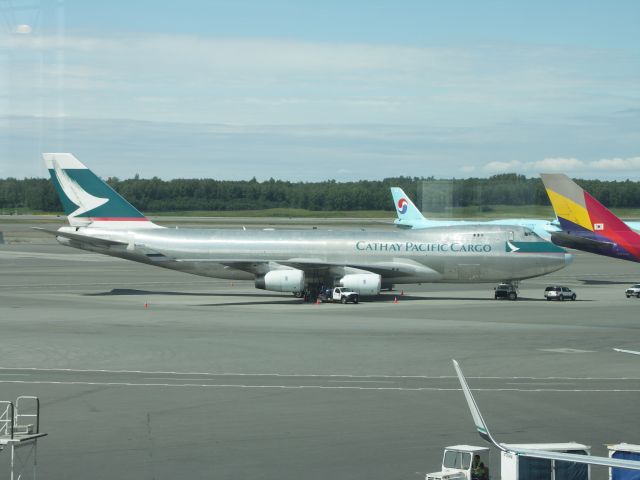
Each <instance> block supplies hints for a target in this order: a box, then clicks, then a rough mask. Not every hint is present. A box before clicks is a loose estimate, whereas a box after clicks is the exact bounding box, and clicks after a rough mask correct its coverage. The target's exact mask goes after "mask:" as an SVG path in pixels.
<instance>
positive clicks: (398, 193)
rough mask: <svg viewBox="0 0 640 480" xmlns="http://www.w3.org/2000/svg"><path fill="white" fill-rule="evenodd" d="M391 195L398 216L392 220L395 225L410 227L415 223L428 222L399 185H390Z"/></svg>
mask: <svg viewBox="0 0 640 480" xmlns="http://www.w3.org/2000/svg"><path fill="white" fill-rule="evenodd" d="M391 196H392V197H393V204H394V205H395V207H396V213H397V215H398V218H397V219H396V220H395V222H394V223H395V224H396V225H399V226H403V227H404V226H406V227H412V226H413V225H414V224H415V223H426V222H428V220H427V219H426V218H424V216H423V215H422V213H421V212H420V210H418V207H416V206H415V205H414V203H413V202H412V201H411V199H410V198H409V197H408V196H407V194H406V193H404V190H402V189H401V188H400V187H391Z"/></svg>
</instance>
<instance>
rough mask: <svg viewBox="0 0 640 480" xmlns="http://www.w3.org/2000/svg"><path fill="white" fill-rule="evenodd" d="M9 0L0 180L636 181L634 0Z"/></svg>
mask: <svg viewBox="0 0 640 480" xmlns="http://www.w3.org/2000/svg"><path fill="white" fill-rule="evenodd" d="M12 4H13V5H14V6H16V7H17V10H16V11H9V12H5V15H4V18H3V22H2V24H0V25H3V27H0V87H1V90H0V92H1V94H2V95H1V96H0V177H7V176H16V177H23V176H44V174H45V172H44V168H43V166H42V162H41V160H40V158H39V154H40V152H41V151H70V152H72V153H74V154H75V155H76V156H77V157H78V158H79V159H80V160H82V161H83V162H85V163H86V164H87V165H88V166H89V167H91V168H93V169H94V170H95V171H96V172H97V173H98V174H100V175H103V176H118V177H129V176H132V175H134V174H136V173H139V174H140V175H142V176H144V177H150V176H154V175H157V176H160V177H163V178H176V177H215V178H225V179H249V178H251V177H253V176H255V177H257V178H258V179H266V178H269V177H274V178H282V179H287V180H294V181H297V180H303V181H309V180H320V179H327V178H335V179H337V180H353V179H360V178H368V179H376V178H383V177H388V176H398V175H410V176H432V175H433V176H436V177H440V178H450V177H458V178H460V177H467V176H487V175H492V174H495V173H503V172H517V173H523V174H526V175H528V176H535V175H537V174H538V173H539V172H540V171H565V172H567V173H568V174H569V175H573V176H577V177H588V178H613V179H625V178H631V179H636V180H638V179H640V147H639V146H640V128H639V127H640V51H639V50H640V35H639V33H640V28H639V27H638V26H637V25H640V2H633V1H611V2H590V1H563V2H550V1H535V2H533V1H532V2H524V1H517V2H516V1H479V0H477V1H463V0H457V1H456V0H451V1H415V2H412V1H405V2H399V1H395V2H392V1H375V0H374V1H368V2H365V1H350V2H344V1H343V2H338V1H323V2H311V1H309V2H303V1H295V2H294V1H269V2H264V1H255V2H252V1H239V0H238V1H217V2H216V1H208V2H204V1H202V2H193V1H192V2H189V1H182V2H157V1H154V2H151V1H137V2H119V1H111V2H93V1H70V0H66V1H64V2H62V3H61V5H62V7H57V5H58V2H55V1H47V0H45V2H44V8H43V9H41V10H39V11H34V10H28V9H27V10H20V9H19V7H20V6H21V1H20V0H13V2H12ZM24 4H25V5H27V2H24ZM25 24H27V25H30V28H28V29H25V28H24V27H17V26H18V25H25ZM28 30H30V31H28Z"/></svg>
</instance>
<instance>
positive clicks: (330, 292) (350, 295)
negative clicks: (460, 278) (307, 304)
mask: <svg viewBox="0 0 640 480" xmlns="http://www.w3.org/2000/svg"><path fill="white" fill-rule="evenodd" d="M318 298H319V299H320V300H321V301H323V302H340V303H347V302H353V303H358V302H359V301H360V295H358V293H357V292H352V291H351V290H347V289H346V288H344V287H335V288H327V289H325V290H323V291H322V292H320V295H318Z"/></svg>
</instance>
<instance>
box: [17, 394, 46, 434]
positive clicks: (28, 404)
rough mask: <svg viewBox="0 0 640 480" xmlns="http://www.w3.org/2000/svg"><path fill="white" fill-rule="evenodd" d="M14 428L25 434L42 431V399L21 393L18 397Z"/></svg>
mask: <svg viewBox="0 0 640 480" xmlns="http://www.w3.org/2000/svg"><path fill="white" fill-rule="evenodd" d="M29 421H30V423H29ZM14 429H15V430H17V431H18V432H19V433H25V434H32V433H39V432H40V399H39V398H38V397H32V396H28V395H21V396H19V397H18V398H17V399H16V406H15V415H14Z"/></svg>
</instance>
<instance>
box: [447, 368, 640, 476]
mask: <svg viewBox="0 0 640 480" xmlns="http://www.w3.org/2000/svg"><path fill="white" fill-rule="evenodd" d="M453 366H454V368H455V369H456V374H457V375H458V381H459V382H460V386H461V387H462V391H463V393H464V396H465V398H466V400H467V405H468V406H469V410H470V411H471V416H472V417H473V422H474V423H475V426H476V430H477V431H478V433H479V434H480V437H482V439H483V440H485V441H487V442H489V443H491V444H492V445H493V446H495V447H496V448H498V449H499V450H502V451H503V452H508V453H510V454H512V455H517V456H522V457H532V458H543V459H546V460H557V461H563V462H575V463H585V464H589V465H601V466H605V467H614V468H624V469H630V470H640V461H637V460H622V459H617V458H609V457H597V456H594V455H578V454H575V453H563V452H550V451H545V450H532V449H527V448H521V447H516V446H513V445H507V444H504V443H500V442H498V441H497V440H496V439H495V438H494V437H493V436H492V435H491V432H490V431H489V427H488V426H487V423H486V422H485V421H484V418H483V417H482V414H481V413H480V408H479V407H478V404H477V403H476V400H475V398H473V395H472V393H471V389H470V388H469V385H468V384H467V380H466V378H465V377H464V375H463V374H462V369H461V368H460V365H459V364H458V362H456V361H455V360H453Z"/></svg>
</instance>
